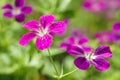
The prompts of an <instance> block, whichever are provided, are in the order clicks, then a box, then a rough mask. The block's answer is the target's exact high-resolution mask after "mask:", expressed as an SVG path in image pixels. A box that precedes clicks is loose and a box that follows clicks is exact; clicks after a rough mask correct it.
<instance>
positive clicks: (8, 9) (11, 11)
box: [2, 0, 32, 22]
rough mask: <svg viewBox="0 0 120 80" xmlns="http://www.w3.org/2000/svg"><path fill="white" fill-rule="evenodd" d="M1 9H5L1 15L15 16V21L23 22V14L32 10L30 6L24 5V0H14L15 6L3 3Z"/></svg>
mask: <svg viewBox="0 0 120 80" xmlns="http://www.w3.org/2000/svg"><path fill="white" fill-rule="evenodd" d="M2 9H4V10H5V12H4V13H3V16H5V17H6V18H12V17H15V20H16V21H17V22H23V21H24V20H25V15H26V14H30V13H31V12H32V7H31V6H28V5H27V6H26V5H25V0H15V6H12V5H11V4H10V3H7V4H5V5H4V6H3V7H2Z"/></svg>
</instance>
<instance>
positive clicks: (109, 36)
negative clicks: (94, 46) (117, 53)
mask: <svg viewBox="0 0 120 80" xmlns="http://www.w3.org/2000/svg"><path fill="white" fill-rule="evenodd" d="M95 39H97V40H98V41H99V43H100V44H106V43H112V42H113V41H114V35H113V33H112V32H111V31H101V32H98V33H96V34H95Z"/></svg>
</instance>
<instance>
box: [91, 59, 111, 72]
mask: <svg viewBox="0 0 120 80" xmlns="http://www.w3.org/2000/svg"><path fill="white" fill-rule="evenodd" d="M92 64H93V65H94V66H95V68H96V69H97V70H99V71H104V70H107V69H108V68H109V67H110V63H109V62H108V61H106V60H104V59H95V60H92Z"/></svg>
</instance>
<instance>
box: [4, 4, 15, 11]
mask: <svg viewBox="0 0 120 80" xmlns="http://www.w3.org/2000/svg"><path fill="white" fill-rule="evenodd" d="M2 9H10V10H11V9H13V7H12V5H11V4H10V3H7V4H5V5H4V6H3V7H2Z"/></svg>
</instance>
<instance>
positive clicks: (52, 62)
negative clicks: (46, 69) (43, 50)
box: [47, 49, 59, 80]
mask: <svg viewBox="0 0 120 80" xmlns="http://www.w3.org/2000/svg"><path fill="white" fill-rule="evenodd" d="M47 50H48V53H49V57H50V61H51V64H52V65H53V68H54V70H55V72H56V74H57V75H59V73H58V71H57V68H56V66H55V64H54V61H53V58H52V56H51V53H50V49H47ZM58 80H59V79H58Z"/></svg>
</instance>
